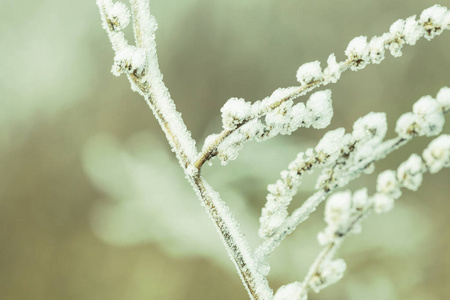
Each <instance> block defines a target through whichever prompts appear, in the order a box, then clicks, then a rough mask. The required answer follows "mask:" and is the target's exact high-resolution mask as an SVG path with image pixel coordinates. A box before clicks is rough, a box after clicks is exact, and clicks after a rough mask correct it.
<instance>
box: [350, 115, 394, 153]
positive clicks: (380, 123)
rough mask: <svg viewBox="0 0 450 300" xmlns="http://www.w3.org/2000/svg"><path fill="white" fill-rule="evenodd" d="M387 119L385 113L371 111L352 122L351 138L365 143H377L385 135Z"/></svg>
mask: <svg viewBox="0 0 450 300" xmlns="http://www.w3.org/2000/svg"><path fill="white" fill-rule="evenodd" d="M386 131H387V121H386V114H385V113H375V112H371V113H369V114H367V115H365V116H363V117H361V118H359V119H358V120H356V122H355V123H354V124H353V132H352V135H353V138H354V139H355V140H357V141H361V142H364V143H367V145H370V146H372V145H377V144H379V143H380V142H381V141H382V140H383V139H384V136H385V135H386Z"/></svg>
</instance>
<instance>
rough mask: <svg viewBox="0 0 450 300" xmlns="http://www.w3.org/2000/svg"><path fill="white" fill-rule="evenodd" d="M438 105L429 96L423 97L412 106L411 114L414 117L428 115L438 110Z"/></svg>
mask: <svg viewBox="0 0 450 300" xmlns="http://www.w3.org/2000/svg"><path fill="white" fill-rule="evenodd" d="M438 108H439V107H438V104H437V102H436V101H435V100H434V99H433V97H431V96H423V97H421V98H420V99H419V100H417V102H416V103H414V105H413V113H415V114H416V115H421V116H425V115H429V114H433V113H435V112H436V111H437V110H438Z"/></svg>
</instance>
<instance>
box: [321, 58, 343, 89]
mask: <svg viewBox="0 0 450 300" xmlns="http://www.w3.org/2000/svg"><path fill="white" fill-rule="evenodd" d="M341 73H342V71H341V67H340V64H339V63H338V62H337V61H336V56H335V55H334V53H332V54H330V56H328V59H327V67H326V68H325V70H323V77H324V79H325V80H326V81H329V82H332V83H336V82H337V81H338V80H339V78H341Z"/></svg>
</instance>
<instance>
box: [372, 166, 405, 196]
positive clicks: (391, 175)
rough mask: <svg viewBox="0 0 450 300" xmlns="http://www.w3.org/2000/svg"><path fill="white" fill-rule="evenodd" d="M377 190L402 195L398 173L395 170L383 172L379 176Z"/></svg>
mask: <svg viewBox="0 0 450 300" xmlns="http://www.w3.org/2000/svg"><path fill="white" fill-rule="evenodd" d="M377 192H379V193H382V194H388V195H392V196H393V197H394V198H398V197H400V195H401V191H400V185H399V182H398V180H397V173H396V172H395V171H393V170H386V171H384V172H381V173H380V174H379V175H378V178H377Z"/></svg>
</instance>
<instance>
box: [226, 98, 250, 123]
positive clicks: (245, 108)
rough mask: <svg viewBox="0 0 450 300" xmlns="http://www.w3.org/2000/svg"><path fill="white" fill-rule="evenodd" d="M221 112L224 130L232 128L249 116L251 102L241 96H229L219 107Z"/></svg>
mask: <svg viewBox="0 0 450 300" xmlns="http://www.w3.org/2000/svg"><path fill="white" fill-rule="evenodd" d="M220 112H221V113H222V124H223V128H224V129H226V130H230V129H234V128H236V127H237V125H239V124H241V123H242V122H244V121H245V120H248V119H249V118H250V116H251V103H250V102H246V101H245V100H244V99H242V98H231V99H230V100H228V101H227V102H226V103H225V105H224V106H223V107H222V108H221V109H220Z"/></svg>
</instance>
